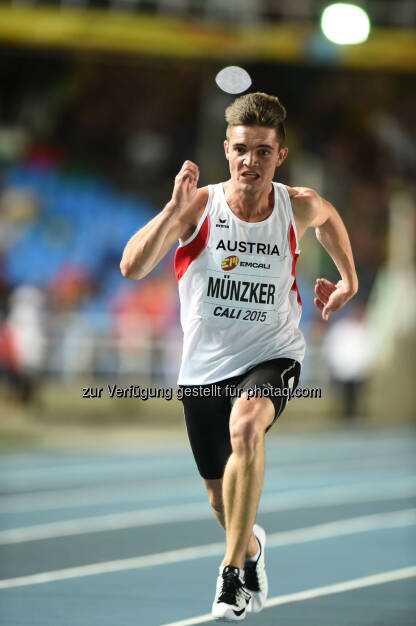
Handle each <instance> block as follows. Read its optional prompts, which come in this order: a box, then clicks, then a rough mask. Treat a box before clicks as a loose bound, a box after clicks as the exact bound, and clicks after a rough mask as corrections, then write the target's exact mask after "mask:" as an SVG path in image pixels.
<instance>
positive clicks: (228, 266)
mask: <svg viewBox="0 0 416 626" xmlns="http://www.w3.org/2000/svg"><path fill="white" fill-rule="evenodd" d="M238 262H239V258H238V256H227V257H226V258H225V259H223V260H222V261H221V269H222V270H224V272H229V271H230V270H233V269H234V268H235V267H237V265H238Z"/></svg>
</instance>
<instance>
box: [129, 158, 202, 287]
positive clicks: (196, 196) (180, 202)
mask: <svg viewBox="0 0 416 626" xmlns="http://www.w3.org/2000/svg"><path fill="white" fill-rule="evenodd" d="M198 178H199V169H198V166H197V165H196V164H195V163H192V161H185V163H184V164H183V165H182V168H181V170H180V172H179V173H178V175H177V176H176V178H175V185H174V188H173V193H172V198H171V199H170V201H169V202H168V203H167V205H166V206H165V208H164V209H163V210H162V211H161V212H160V213H159V214H158V215H156V217H154V218H153V219H152V220H150V222H148V223H147V224H146V225H145V226H143V228H141V229H140V230H138V231H137V232H136V233H135V234H134V235H133V236H132V237H131V238H130V239H129V241H128V242H127V245H126V247H125V248H124V252H123V257H122V259H121V263H120V269H121V273H122V274H123V276H125V277H126V278H131V279H132V280H139V279H140V278H143V277H144V276H146V275H147V274H148V273H149V272H150V271H151V270H152V269H153V268H154V267H155V266H156V265H157V264H158V263H159V261H160V260H161V259H162V258H163V257H164V256H165V254H167V252H169V250H170V249H171V247H172V246H173V244H174V243H175V241H177V240H178V239H183V238H187V237H188V236H190V235H191V234H192V231H193V230H194V228H195V227H196V225H197V224H198V221H199V219H200V217H201V215H202V213H203V211H204V208H205V205H206V202H207V198H208V191H207V188H202V189H197V183H198Z"/></svg>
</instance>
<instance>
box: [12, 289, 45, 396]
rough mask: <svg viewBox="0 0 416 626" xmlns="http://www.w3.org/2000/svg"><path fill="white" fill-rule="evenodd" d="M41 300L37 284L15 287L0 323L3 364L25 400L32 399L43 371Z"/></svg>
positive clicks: (42, 316) (42, 308) (43, 339)
mask: <svg viewBox="0 0 416 626" xmlns="http://www.w3.org/2000/svg"><path fill="white" fill-rule="evenodd" d="M44 304H45V297H44V294H43V293H42V291H41V290H40V289H38V288H37V287H33V286H30V285H22V286H20V287H17V288H16V289H15V290H14V291H13V292H12V294H11V297H10V312H9V315H8V317H7V320H6V321H5V322H3V325H2V331H1V334H2V339H1V341H2V346H3V350H2V353H3V357H2V360H3V367H4V369H5V371H6V372H8V375H9V377H10V378H11V381H12V384H13V387H14V389H15V391H16V393H17V396H18V398H19V400H20V401H21V402H24V403H28V402H30V401H32V400H33V399H34V397H35V395H36V392H37V391H38V388H39V384H40V379H41V374H42V373H43V367H44V362H45V347H46V345H45V336H44V326H45V320H44Z"/></svg>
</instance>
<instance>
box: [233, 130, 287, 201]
mask: <svg viewBox="0 0 416 626" xmlns="http://www.w3.org/2000/svg"><path fill="white" fill-rule="evenodd" d="M224 149H225V156H226V157H227V159H228V162H229V165H230V174H231V180H232V181H233V183H234V185H235V186H236V187H237V189H238V190H239V191H243V192H246V193H259V192H260V191H263V190H264V189H268V187H269V186H270V183H271V181H272V180H273V177H274V173H275V170H276V167H279V165H280V164H281V163H282V162H283V161H284V160H285V158H286V155H287V148H285V147H282V148H279V143H278V140H277V136H276V131H275V129H274V128H264V127H263V126H232V127H231V130H230V136H229V139H228V141H227V140H225V141H224Z"/></svg>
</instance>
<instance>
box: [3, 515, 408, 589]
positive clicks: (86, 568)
mask: <svg viewBox="0 0 416 626" xmlns="http://www.w3.org/2000/svg"><path fill="white" fill-rule="evenodd" d="M414 524H416V509H407V510H403V511H395V512H394V513H377V514H375V515H365V516H362V517H353V518H350V519H343V520H338V521H337V522H329V523H327V524H318V525H316V526H308V527H306V528H298V529H296V530H286V531H283V532H277V533H273V534H271V535H268V538H267V547H268V549H271V548H276V547H281V546H289V545H294V544H298V543H307V542H309V541H319V540H323V539H330V538H332V537H339V536H342V535H354V534H358V533H362V532H369V531H373V530H383V529H391V528H400V527H404V526H411V525H414ZM223 553H224V543H223V542H217V543H211V544H208V545H202V546H192V547H189V548H181V549H179V550H169V551H167V552H159V553H156V554H148V555H146V556H139V557H132V558H128V559H117V560H115V561H106V562H103V563H93V564H91V565H81V566H79V567H70V568H66V569H62V570H54V571H50V572H43V573H40V574H31V575H29V576H19V577H17V578H8V579H3V580H0V589H9V588H11V587H23V586H26V585H38V584H41V583H49V582H54V581H57V580H67V579H69V578H80V577H82V576H92V575H94V574H106V573H109V572H121V571H126V570H132V569H142V568H145V567H154V566H156V565H166V564H168V563H179V562H182V561H193V560H197V559H201V558H204V557H210V556H221V555H222V554H223Z"/></svg>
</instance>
